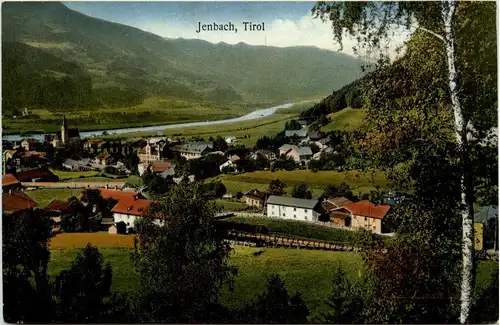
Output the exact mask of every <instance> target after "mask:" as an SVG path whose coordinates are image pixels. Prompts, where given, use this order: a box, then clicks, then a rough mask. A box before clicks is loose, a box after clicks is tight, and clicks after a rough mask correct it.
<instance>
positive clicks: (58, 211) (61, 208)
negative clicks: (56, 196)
mask: <svg viewBox="0 0 500 325" xmlns="http://www.w3.org/2000/svg"><path fill="white" fill-rule="evenodd" d="M44 210H45V211H47V215H48V216H50V219H51V221H52V231H55V232H57V231H59V230H60V229H61V217H62V215H63V214H66V213H68V212H70V210H71V208H70V206H69V204H68V202H67V201H63V200H52V201H51V202H50V203H49V204H47V205H46V206H45V208H44Z"/></svg>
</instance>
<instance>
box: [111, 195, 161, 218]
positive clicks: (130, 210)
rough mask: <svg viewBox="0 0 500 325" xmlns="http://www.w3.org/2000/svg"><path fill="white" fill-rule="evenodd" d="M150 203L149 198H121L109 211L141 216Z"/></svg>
mask: <svg viewBox="0 0 500 325" xmlns="http://www.w3.org/2000/svg"><path fill="white" fill-rule="evenodd" d="M150 205H151V202H150V201H149V200H144V199H138V200H134V199H121V200H120V201H118V203H117V204H116V205H115V206H114V207H113V209H111V212H115V213H123V214H130V215H134V216H142V215H143V214H144V213H145V212H146V210H147V209H148V208H149V206H150Z"/></svg>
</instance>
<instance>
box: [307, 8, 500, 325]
mask: <svg viewBox="0 0 500 325" xmlns="http://www.w3.org/2000/svg"><path fill="white" fill-rule="evenodd" d="M466 9H467V10H466ZM488 10H489V11H488ZM466 11H467V12H466ZM312 12H313V14H314V15H315V16H316V17H320V18H321V19H322V20H323V21H331V24H332V29H333V35H334V40H335V41H337V42H339V43H340V45H341V48H342V43H343V35H344V34H346V33H347V34H349V35H351V36H353V37H355V38H356V40H357V45H356V46H355V47H354V50H355V52H358V53H359V52H360V50H361V49H365V50H368V52H369V53H372V54H373V53H377V55H378V61H377V63H378V65H379V67H380V66H384V65H388V64H389V60H388V58H387V55H386V54H385V53H384V51H383V50H384V49H387V44H388V43H387V41H389V40H390V37H391V36H393V35H394V30H396V29H398V28H406V29H408V30H410V29H414V28H415V27H416V29H417V30H420V31H423V32H425V33H427V34H429V35H431V36H432V37H433V38H435V39H436V40H438V44H439V45H438V46H441V47H442V48H444V49H445V52H446V63H447V71H446V74H447V79H448V88H449V89H448V94H449V95H448V100H447V102H448V104H449V106H450V107H451V110H452V112H453V125H454V133H455V138H456V143H457V146H458V148H459V151H460V153H461V154H460V165H461V167H462V169H461V171H462V175H461V193H462V194H461V204H462V281H461V298H460V300H461V310H460V321H461V322H462V323H465V322H467V321H468V317H469V313H470V306H471V299H472V293H473V289H474V272H473V268H474V246H473V243H474V231H473V212H474V211H473V204H474V188H473V181H472V180H473V175H472V168H471V163H470V157H469V143H468V139H469V137H468V135H469V134H470V133H472V132H474V133H476V134H474V136H476V137H478V136H479V137H481V136H484V134H485V133H484V132H482V131H484V130H485V129H487V128H488V127H491V126H492V125H491V123H490V125H488V122H486V120H487V119H488V117H490V118H492V117H493V116H494V115H493V114H491V109H490V107H489V106H496V98H494V99H493V100H491V99H490V100H489V101H486V102H485V101H484V100H485V98H486V97H487V96H485V94H484V93H485V92H484V93H483V94H481V93H480V91H479V92H478V91H474V90H473V89H474V87H475V88H479V89H480V90H484V89H486V87H485V84H481V85H480V82H479V81H478V80H480V79H481V77H483V78H486V79H488V78H489V76H486V75H484V71H482V70H481V68H478V63H477V61H479V60H480V58H479V57H478V56H480V55H481V54H480V53H484V52H485V51H484V49H485V48H487V49H489V50H490V51H493V52H494V54H496V44H495V41H493V40H492V39H491V38H489V36H488V35H486V36H485V35H481V34H479V35H472V33H473V32H474V29H472V31H470V30H467V28H469V29H470V27H471V25H472V26H478V25H483V26H481V27H483V28H485V29H488V27H491V17H492V16H493V17H494V16H495V4H494V3H493V4H491V3H477V2H476V3H465V2H460V3H457V2H455V1H450V0H442V1H441V2H384V3H376V2H346V3H344V2H318V3H317V4H316V5H315V6H314V8H313V10H312ZM494 19H495V18H493V20H494ZM488 23H489V24H488ZM494 28H495V27H494V24H493V29H489V32H490V34H493V35H494V34H495V33H494ZM476 30H477V29H476ZM478 36H479V37H478ZM481 36H483V37H481ZM457 44H458V45H459V46H460V45H462V47H459V48H458V51H457ZM471 49H472V50H471ZM380 50H382V51H380ZM474 50H476V52H474ZM495 62H496V57H495ZM483 65H484V64H483ZM458 68H461V69H462V70H461V71H460V70H458ZM495 68H496V67H495ZM490 71H491V69H490ZM494 74H495V79H496V69H495V73H494ZM494 87H495V91H496V82H495V83H494ZM486 99H487V98H486ZM492 102H494V104H493V105H492ZM464 103H465V105H464ZM478 103H479V105H478ZM485 109H486V110H488V109H490V111H489V112H490V114H485V113H484V110H485ZM495 115H496V114H495ZM473 124H474V126H479V127H476V128H473V127H472V125H473ZM478 130H479V131H478ZM477 133H479V134H477Z"/></svg>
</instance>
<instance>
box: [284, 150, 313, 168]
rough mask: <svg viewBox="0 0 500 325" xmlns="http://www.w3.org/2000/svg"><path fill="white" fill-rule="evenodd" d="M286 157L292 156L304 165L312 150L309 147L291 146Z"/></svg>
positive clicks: (309, 158) (308, 159)
mask: <svg viewBox="0 0 500 325" xmlns="http://www.w3.org/2000/svg"><path fill="white" fill-rule="evenodd" d="M286 157H287V158H289V157H291V158H293V160H295V161H296V162H298V163H300V164H301V165H306V164H307V163H308V162H309V161H310V160H311V158H312V150H311V148H309V147H297V146H293V147H292V148H291V149H290V150H289V151H288V152H287V153H286Z"/></svg>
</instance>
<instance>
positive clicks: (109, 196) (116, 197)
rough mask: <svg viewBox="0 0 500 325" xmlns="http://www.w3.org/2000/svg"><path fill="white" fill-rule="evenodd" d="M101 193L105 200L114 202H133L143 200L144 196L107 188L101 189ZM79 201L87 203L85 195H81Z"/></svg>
mask: <svg viewBox="0 0 500 325" xmlns="http://www.w3.org/2000/svg"><path fill="white" fill-rule="evenodd" d="M98 190H99V192H100V193H101V196H102V198H103V199H105V200H113V201H120V200H122V199H127V200H133V199H142V198H143V197H142V195H141V193H139V192H134V191H122V190H111V189H106V188H99V189H98ZM78 199H79V200H80V201H82V202H84V203H85V202H86V199H85V195H84V194H83V193H80V195H79V196H78Z"/></svg>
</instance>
